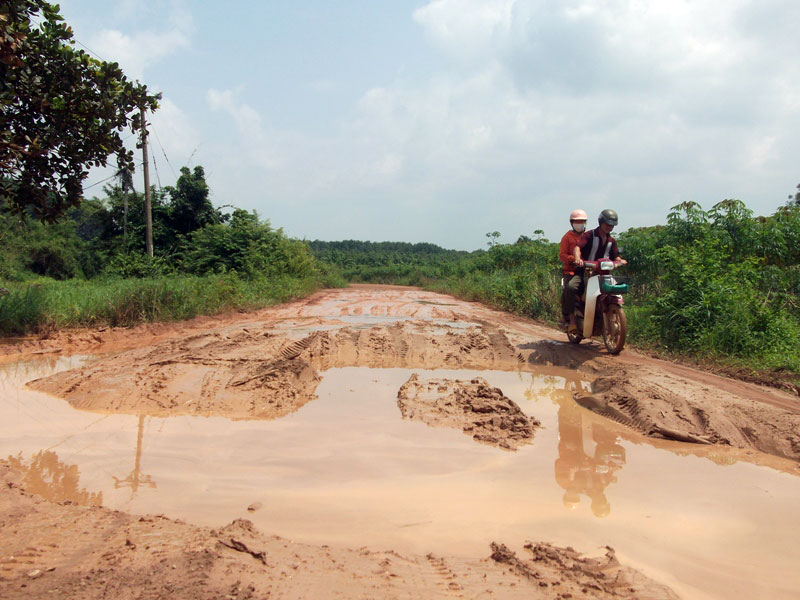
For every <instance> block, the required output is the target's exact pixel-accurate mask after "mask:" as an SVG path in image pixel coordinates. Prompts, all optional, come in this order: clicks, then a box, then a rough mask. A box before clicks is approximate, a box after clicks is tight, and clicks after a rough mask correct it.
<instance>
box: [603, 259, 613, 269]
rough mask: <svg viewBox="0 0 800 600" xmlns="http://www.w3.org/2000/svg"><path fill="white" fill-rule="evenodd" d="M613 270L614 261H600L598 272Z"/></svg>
mask: <svg viewBox="0 0 800 600" xmlns="http://www.w3.org/2000/svg"><path fill="white" fill-rule="evenodd" d="M613 269H614V261H613V260H601V261H600V270H601V271H612V270H613Z"/></svg>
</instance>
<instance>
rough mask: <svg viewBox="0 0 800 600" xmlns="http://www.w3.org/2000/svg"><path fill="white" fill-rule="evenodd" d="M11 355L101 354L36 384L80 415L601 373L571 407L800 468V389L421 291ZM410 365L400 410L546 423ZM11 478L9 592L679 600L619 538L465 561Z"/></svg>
mask: <svg viewBox="0 0 800 600" xmlns="http://www.w3.org/2000/svg"><path fill="white" fill-rule="evenodd" d="M0 353H2V354H3V355H4V360H6V361H8V360H14V359H19V358H20V357H22V356H25V355H31V354H37V353H38V354H43V353H59V354H75V353H82V354H103V355H104V358H102V359H100V360H98V361H96V362H93V363H91V364H89V365H87V366H85V367H82V368H78V369H74V370H69V371H64V372H61V373H57V374H55V375H52V376H50V377H46V378H43V379H40V380H37V381H34V382H32V383H31V384H29V385H30V387H31V388H33V389H36V390H41V391H45V392H47V393H50V394H53V395H56V396H59V397H61V398H64V399H65V400H66V401H68V402H69V403H70V404H71V405H73V406H74V407H76V408H79V409H82V410H87V411H96V412H102V413H125V414H136V415H142V414H147V415H161V416H172V415H205V416H222V417H227V418H231V419H260V420H264V419H280V418H282V417H284V416H286V415H289V414H292V413H293V412H295V411H297V410H298V409H300V408H301V407H303V406H304V405H306V404H308V403H310V402H313V401H314V400H315V399H316V398H317V388H318V385H319V383H320V381H321V374H322V373H324V372H325V371H326V370H328V369H331V368H341V367H372V368H397V367H402V368H407V369H448V370H469V369H471V370H494V371H513V372H524V371H526V370H534V369H538V370H541V369H542V368H547V367H553V368H560V369H571V370H575V371H577V372H579V373H581V374H582V375H583V376H584V377H586V378H589V379H590V380H592V385H591V389H590V390H588V391H586V390H584V391H582V392H578V393H576V397H575V400H576V401H577V402H578V403H579V404H580V405H581V406H583V407H585V408H588V409H590V410H592V411H594V412H596V413H597V414H599V415H601V416H603V417H607V418H609V419H612V420H614V421H616V422H617V423H621V424H622V425H624V426H625V427H626V428H628V429H629V430H630V432H631V435H646V436H649V437H651V438H654V439H666V440H673V441H680V442H685V443H687V444H692V445H693V447H694V446H702V447H707V448H714V447H719V446H728V447H735V448H739V449H741V453H742V457H744V458H745V459H746V460H751V461H752V462H758V463H770V461H773V463H774V465H775V466H776V467H777V468H779V469H780V470H783V471H789V472H797V469H796V464H797V462H796V461H800V401H799V400H798V398H796V397H793V396H791V395H789V394H785V393H782V392H780V391H777V390H772V389H767V388H762V387H759V386H755V385H751V384H746V383H741V382H736V381H731V380H727V379H724V378H719V377H715V376H713V375H709V374H707V373H703V372H699V371H695V370H692V369H688V368H685V367H680V366H676V365H672V364H669V363H663V362H660V361H657V360H653V359H651V358H647V357H643V356H640V355H638V354H636V353H633V352H628V351H626V352H624V353H623V354H622V355H621V356H618V357H611V356H609V355H607V354H606V353H605V351H604V350H603V349H602V345H600V344H597V343H595V344H593V345H589V344H583V345H581V346H580V347H574V346H570V345H568V344H565V343H563V341H562V335H561V334H559V333H558V332H555V331H553V330H551V329H548V328H545V327H542V326H540V325H538V324H536V323H533V322H531V321H528V320H524V319H519V318H517V317H513V316H510V315H507V314H504V313H499V312H496V311H492V310H489V309H487V308H485V307H481V306H480V305H476V304H471V303H465V302H461V301H458V300H454V299H452V298H450V297H447V296H442V295H437V294H432V293H427V292H422V291H420V290H414V289H410V288H394V287H389V286H354V287H351V288H349V289H346V290H328V291H324V292H320V293H318V294H315V295H314V296H312V297H310V298H308V299H306V300H303V301H300V302H296V303H293V304H290V305H284V306H280V307H275V308H272V309H267V310H263V311H259V312H256V313H251V314H247V315H240V314H235V315H226V316H222V317H217V318H202V319H196V320H194V321H191V322H187V323H180V324H167V325H149V326H142V327H138V328H136V329H133V330H115V329H104V330H97V331H84V332H69V333H58V334H56V335H54V336H53V337H51V338H49V339H41V340H22V341H17V342H16V343H14V344H7V345H5V346H0ZM414 377H415V376H414ZM414 377H412V378H411V379H409V380H408V381H407V382H406V384H404V385H403V386H402V388H401V389H400V390H398V405H399V407H400V410H401V411H402V413H403V415H404V416H405V417H406V418H410V419H418V420H421V421H422V422H424V423H427V424H429V425H431V426H434V427H448V428H455V429H457V430H459V431H462V432H463V433H464V434H465V435H468V436H470V437H472V438H473V439H474V440H475V441H476V442H479V443H482V444H489V445H493V446H496V447H498V448H500V449H504V450H505V451H509V452H511V451H514V450H516V449H517V448H519V447H520V446H521V445H524V444H526V443H528V442H529V441H530V440H531V439H533V438H534V437H535V435H536V429H537V426H538V421H537V420H536V419H535V418H533V417H525V416H524V415H523V414H522V413H521V412H520V410H519V407H517V406H516V405H515V404H514V402H513V401H511V400H509V399H508V398H506V397H505V396H504V395H503V392H502V390H499V389H497V388H492V387H491V386H489V385H488V384H486V382H485V381H483V380H481V379H470V380H452V379H447V380H439V379H429V380H422V381H420V380H419V379H416V378H414ZM790 461H795V462H790ZM2 476H3V478H4V481H5V484H4V485H3V490H2V493H0V524H2V528H1V529H0V547H2V548H3V550H2V554H3V556H2V557H0V595H2V597H4V598H6V597H9V598H11V597H49V596H48V594H50V595H52V594H56V596H57V597H75V598H78V597H81V598H84V597H112V596H113V597H119V598H139V597H142V598H157V597H172V598H206V597H208V598H217V597H230V598H265V597H271V598H275V597H280V598H294V597H297V598H300V597H397V598H406V597H408V598H411V597H451V596H452V597H467V598H469V597H509V598H512V597H526V598H530V597H543V598H569V597H584V596H587V595H591V596H592V597H617V596H622V597H631V598H670V597H675V596H674V594H673V592H671V591H670V590H669V589H668V588H666V587H664V586H662V585H659V584H657V583H655V582H654V581H652V580H650V579H648V578H647V577H645V576H644V575H643V574H641V573H639V572H637V571H635V570H633V569H631V568H627V567H625V566H623V565H620V564H619V562H618V561H617V560H616V558H615V556H614V552H613V551H612V550H608V552H607V553H606V554H605V555H603V554H602V553H601V556H600V557H599V558H592V559H589V558H586V557H583V556H580V555H578V554H577V553H575V552H574V551H572V550H571V549H566V548H557V547H555V546H551V545H547V544H539V543H537V541H536V540H532V541H531V542H530V543H529V544H527V545H526V550H525V554H519V553H518V552H517V553H515V552H514V551H512V550H509V548H507V547H506V546H504V545H503V544H504V543H508V542H512V543H514V544H518V543H520V542H521V541H522V540H496V543H495V544H493V545H492V547H491V548H487V551H486V555H485V556H478V557H475V558H474V559H472V560H467V559H464V558H463V557H462V558H456V557H448V556H434V555H433V554H429V555H427V556H415V555H408V554H400V553H397V552H395V551H393V550H381V551H378V550H376V549H367V548H362V549H359V550H354V549H346V548H336V547H328V546H313V545H302V544H297V543H293V542H290V541H288V540H285V539H282V538H278V537H275V536H269V535H268V533H269V532H259V531H257V530H256V529H254V528H253V527H252V526H251V525H250V524H249V523H248V522H245V521H236V522H233V523H231V524H229V525H227V526H225V527H223V528H221V529H210V528H204V527H198V526H195V525H192V524H187V523H182V522H176V521H173V520H169V519H165V518H160V517H143V518H139V517H134V516H132V515H129V514H125V513H119V512H113V511H109V510H107V509H103V508H99V507H83V506H75V505H73V504H55V503H52V502H48V501H45V500H43V499H41V498H38V497H36V496H33V495H31V494H30V493H29V492H28V491H26V490H25V481H24V478H23V477H22V476H21V474H20V473H19V472H18V470H16V469H15V468H14V467H13V464H11V463H9V464H6V465H5V466H4V467H3V473H2ZM220 525H222V524H220Z"/></svg>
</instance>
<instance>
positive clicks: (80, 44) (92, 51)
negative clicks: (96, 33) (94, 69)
mask: <svg viewBox="0 0 800 600" xmlns="http://www.w3.org/2000/svg"><path fill="white" fill-rule="evenodd" d="M72 39H73V40H74V41H75V43H76V44H78V45H79V46H83V47H84V48H86V50H88V51H89V54H93V55H94V57H95V58H96V59H98V60H102V61H103V62H106V63H107V62H108V61H107V60H106V59H105V58H103V57H102V56H100V55H99V54H98V53H97V52H95V51H94V50H92V49H91V48H89V46H87V45H86V44H84V43H83V42H81V41H80V40H79V39H77V38H76V37H75V36H73V37H72Z"/></svg>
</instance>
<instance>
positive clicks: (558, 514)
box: [0, 357, 800, 598]
mask: <svg viewBox="0 0 800 600" xmlns="http://www.w3.org/2000/svg"><path fill="white" fill-rule="evenodd" d="M87 360H90V359H88V358H81V357H77V358H75V357H73V358H70V359H58V360H43V361H37V362H29V363H19V364H15V365H2V366H0V456H2V457H11V460H12V461H14V462H16V463H17V464H18V465H20V466H23V467H25V468H27V469H28V474H27V480H26V485H27V486H28V487H29V488H30V489H34V490H36V491H37V492H38V493H40V494H42V495H44V496H46V497H48V498H51V499H53V500H67V499H68V500H72V501H75V502H80V503H83V504H100V503H102V504H103V505H105V506H108V507H111V508H115V509H120V510H126V511H132V512H135V513H145V512H149V513H163V514H165V515H167V516H170V517H175V518H183V519H186V520H189V521H191V522H195V523H200V524H207V525H221V524H224V523H226V522H228V521H230V520H232V519H234V518H237V517H245V518H249V519H251V520H252V521H253V522H254V523H255V524H256V525H257V526H258V527H259V528H260V529H261V530H263V531H265V532H270V533H275V534H278V535H281V536H284V537H287V538H290V539H293V540H297V541H305V542H311V543H317V544H345V545H348V546H355V547H360V546H370V547H373V548H380V549H389V548H391V549H394V550H396V551H398V552H415V553H427V552H435V553H437V554H456V555H464V556H486V555H487V554H488V544H489V542H491V541H499V542H504V543H506V544H508V545H509V546H512V547H514V548H516V549H518V550H519V549H521V546H522V544H523V543H524V542H525V541H526V540H534V541H538V540H543V541H548V542H553V543H555V544H558V545H571V546H573V547H575V548H576V549H578V550H580V551H584V552H589V553H596V552H597V551H598V549H599V547H600V546H602V545H605V544H608V545H611V546H613V547H615V548H616V550H617V552H618V555H619V556H620V558H621V559H622V560H623V561H624V562H625V563H626V564H629V565H631V566H635V567H638V568H640V569H642V570H643V571H645V572H646V573H647V574H649V575H651V576H653V577H654V578H656V579H658V580H659V581H661V582H663V583H665V584H667V585H670V586H671V587H673V589H675V590H676V591H678V593H680V594H682V595H684V596H686V597H692V598H703V597H707V598H728V597H765V598H767V597H768V598H790V597H796V594H797V590H798V589H800V575H799V574H798V570H797V568H796V567H797V565H798V564H800V550H798V544H797V532H798V531H800V512H798V511H797V505H798V500H799V499H800V477H797V476H795V475H792V474H788V473H784V472H781V471H780V470H779V469H775V468H770V467H764V466H759V465H758V464H755V463H756V462H757V457H756V456H755V455H753V454H752V453H751V454H746V453H743V452H741V451H726V450H725V449H720V448H712V449H709V448H697V447H694V446H688V445H685V444H679V443H666V442H664V443H661V444H659V445H658V447H656V446H654V445H653V442H652V440H648V439H646V438H641V437H638V436H636V435H635V434H632V433H631V432H630V431H629V430H626V429H623V428H621V427H618V426H616V425H615V424H613V423H609V422H607V421H605V420H603V419H601V418H599V417H596V416H595V415H593V414H592V413H590V412H588V411H585V410H583V409H581V408H580V407H578V406H577V405H576V404H575V403H574V402H573V401H572V398H571V394H570V390H571V389H574V388H575V387H576V386H586V385H587V382H584V381H581V380H580V379H577V378H576V375H575V373H574V372H569V371H559V370H557V369H549V370H547V372H542V373H529V372H526V373H507V372H497V371H488V372H487V371H446V370H436V371H426V370H420V369H416V370H413V371H412V370H409V369H368V368H355V367H354V368H343V369H331V370H329V371H326V372H324V373H323V380H322V382H321V384H320V386H319V388H318V389H317V393H318V396H319V397H318V399H317V400H315V401H313V402H310V403H308V404H307V405H305V406H303V407H302V408H301V409H300V410H298V411H297V412H295V413H293V414H291V415H289V416H287V417H284V418H282V419H278V420H274V421H254V420H248V421H232V420H228V419H224V418H218V417H208V418H207V417H172V418H155V417H148V416H146V415H142V416H139V417H136V416H126V415H103V414H97V413H89V412H82V411H78V410H75V409H73V408H71V407H70V406H69V405H68V404H67V403H66V402H64V401H63V400H60V399H57V398H54V397H51V396H48V395H46V394H42V393H38V392H33V391H30V390H28V389H26V388H25V387H24V385H23V384H24V382H26V381H29V380H31V379H34V378H36V377H42V376H44V375H47V374H50V373H52V372H55V371H58V370H63V369H68V368H74V367H77V366H80V365H81V364H82V363H84V362H86V361H87ZM412 372H416V373H418V374H419V376H420V377H421V378H429V377H430V378H434V377H435V378H443V377H447V378H451V379H452V378H458V379H470V378H472V377H475V376H481V377H483V378H485V379H486V380H487V381H488V382H489V383H490V384H491V385H494V386H497V387H500V388H501V389H502V390H503V392H504V393H505V394H506V396H508V397H509V398H511V399H513V400H514V401H515V402H517V404H519V405H520V407H521V408H522V409H523V410H524V411H525V412H526V413H528V414H530V415H533V416H535V417H537V418H538V419H539V420H541V422H542V424H543V427H542V429H540V430H539V431H537V433H536V437H535V439H534V442H533V443H532V444H530V445H528V446H523V447H522V449H521V450H519V451H518V452H507V451H503V450H500V449H497V448H495V447H490V446H485V445H480V444H477V443H475V442H474V441H473V440H472V439H471V438H470V437H468V436H466V435H464V434H463V433H462V432H461V431H456V430H450V429H433V428H430V427H428V426H426V425H424V424H422V423H419V422H412V421H404V420H403V419H402V418H401V417H400V412H399V410H398V408H397V404H396V395H397V390H398V388H399V387H400V386H401V385H402V384H403V383H404V382H405V381H406V380H407V379H408V378H409V376H410V375H411V373H412ZM740 459H745V460H740ZM774 464H775V463H774V461H773V465H774ZM779 466H780V465H779ZM785 467H786V469H787V470H791V469H792V468H793V467H792V466H791V465H789V464H787V465H785ZM248 507H250V508H252V509H255V510H248Z"/></svg>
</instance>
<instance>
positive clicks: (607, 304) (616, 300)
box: [567, 260, 628, 354]
mask: <svg viewBox="0 0 800 600" xmlns="http://www.w3.org/2000/svg"><path fill="white" fill-rule="evenodd" d="M617 266H619V263H615V262H614V261H611V260H598V261H591V260H587V261H585V262H584V276H583V277H584V294H583V296H582V297H581V298H580V299H579V301H578V302H576V303H575V321H576V323H577V324H578V331H577V332H575V333H570V332H569V331H567V337H568V338H569V341H570V343H572V344H579V343H580V341H581V340H582V339H583V338H591V337H592V336H595V335H602V336H603V342H604V343H605V345H606V348H607V349H608V351H609V352H610V353H611V354H619V353H620V352H621V351H622V347H623V346H624V345H625V336H626V334H627V329H628V323H627V320H626V319H625V311H624V310H623V308H622V305H623V304H624V301H623V299H622V294H624V293H625V292H627V291H628V284H627V283H622V282H620V281H618V280H617V279H616V278H614V277H613V276H612V275H611V271H613V270H614V268H615V267H617Z"/></svg>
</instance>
